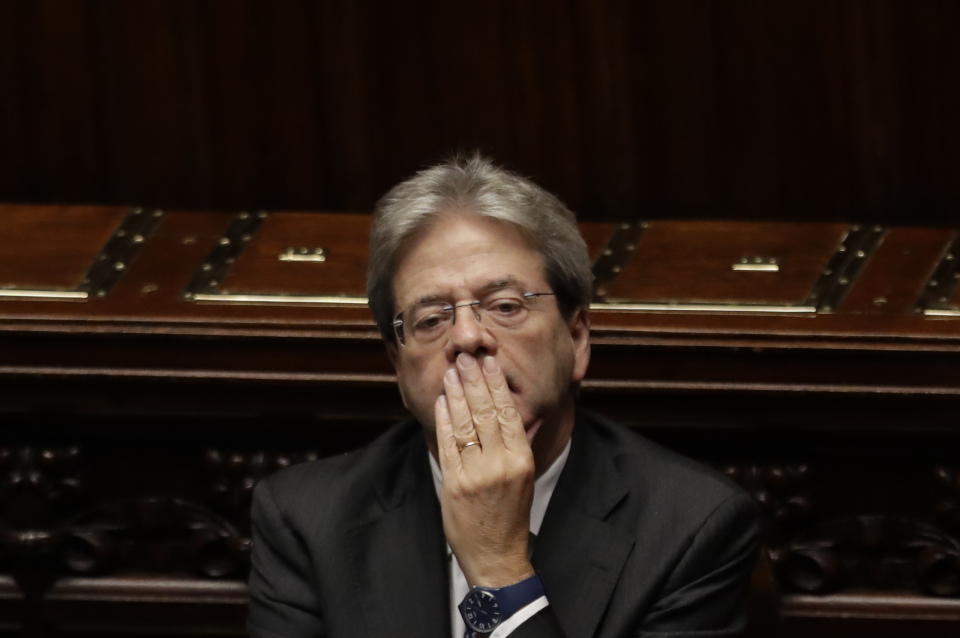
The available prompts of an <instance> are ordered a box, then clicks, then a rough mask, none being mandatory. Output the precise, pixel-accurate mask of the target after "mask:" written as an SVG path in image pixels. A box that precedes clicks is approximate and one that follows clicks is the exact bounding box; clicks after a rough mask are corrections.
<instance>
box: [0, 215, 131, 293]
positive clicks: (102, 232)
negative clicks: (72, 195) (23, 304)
mask: <svg viewBox="0 0 960 638" xmlns="http://www.w3.org/2000/svg"><path fill="white" fill-rule="evenodd" d="M128 213H129V209H128V208H122V207H118V206H70V207H67V206H44V207H39V206H24V205H17V204H0V220H2V223H0V288H15V289H32V290H76V289H77V288H79V287H80V285H81V284H82V283H83V279H84V277H85V276H86V274H87V271H88V270H89V268H90V267H91V266H92V265H93V262H94V258H95V257H96V256H97V254H98V253H99V252H100V250H101V248H103V247H104V245H105V244H106V243H107V240H109V239H110V237H111V235H113V233H114V231H115V230H116V229H117V228H118V227H119V225H120V223H121V222H122V221H123V219H124V218H125V217H126V216H127V214H128Z"/></svg>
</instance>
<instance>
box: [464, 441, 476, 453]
mask: <svg viewBox="0 0 960 638" xmlns="http://www.w3.org/2000/svg"><path fill="white" fill-rule="evenodd" d="M473 445H480V441H467V442H466V443H464V444H463V445H461V446H460V451H461V452H463V451H464V450H466V449H467V448H468V447H471V446H473Z"/></svg>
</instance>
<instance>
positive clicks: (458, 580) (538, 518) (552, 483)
mask: <svg viewBox="0 0 960 638" xmlns="http://www.w3.org/2000/svg"><path fill="white" fill-rule="evenodd" d="M569 454H570V441H567V445H566V447H564V448H563V451H562V452H561V453H560V456H558V457H557V459H556V460H555V461H554V462H553V463H552V464H551V465H550V467H549V468H547V471H546V472H544V473H543V474H541V475H540V477H539V478H538V479H537V480H536V481H535V482H534V484H533V504H532V505H531V506H530V533H531V534H534V535H536V534H539V533H540V526H541V525H542V524H543V517H544V516H545V515H546V513H547V505H549V504H550V497H551V496H553V489H554V488H555V487H556V486H557V479H559V478H560V472H561V471H563V466H564V465H565V464H566V462H567V456H569ZM427 456H428V457H429V458H430V470H431V473H432V475H433V486H434V488H435V489H436V490H437V498H439V497H440V485H441V483H442V482H443V476H442V474H441V473H440V466H439V465H438V464H437V461H436V459H434V458H433V455H432V454H428V455H427ZM447 558H448V559H449V562H450V626H451V629H452V631H453V634H452V636H453V637H454V638H461V637H462V636H463V635H464V631H465V630H466V626H465V625H464V623H463V618H461V617H460V610H459V609H458V607H457V605H459V604H460V601H462V600H463V598H464V596H466V595H467V593H468V592H469V591H470V585H468V584H467V579H466V577H465V576H464V575H463V570H461V569H460V563H458V562H457V557H456V556H454V555H453V552H452V551H451V550H450V546H449V545H447ZM548 604H549V602H548V601H547V597H546V596H541V597H540V598H538V599H537V600H535V601H533V602H532V603H530V604H529V605H527V606H526V607H523V608H521V609H519V610H518V611H517V612H516V613H515V614H513V615H512V616H510V618H508V619H506V620H505V621H503V623H501V624H500V625H499V626H498V627H497V628H496V629H495V630H494V631H493V633H492V634H490V638H505V637H506V636H509V635H510V633H511V632H512V631H513V630H514V629H516V628H517V627H519V626H520V625H521V624H523V622H524V621H525V620H527V619H528V618H530V617H531V616H533V615H534V614H535V613H537V612H538V611H540V610H541V609H543V608H544V607H546V606H547V605H548Z"/></svg>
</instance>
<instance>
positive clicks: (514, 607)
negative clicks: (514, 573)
mask: <svg viewBox="0 0 960 638" xmlns="http://www.w3.org/2000/svg"><path fill="white" fill-rule="evenodd" d="M478 592H485V593H486V594H489V595H492V596H493V597H494V598H495V599H496V601H497V606H498V607H499V608H500V610H499V611H500V619H499V621H497V625H499V624H500V623H502V622H504V621H505V620H507V619H508V618H510V616H512V615H513V614H515V613H516V612H518V611H520V610H521V609H523V608H524V607H526V606H527V605H529V604H530V603H532V602H533V601H535V600H537V599H538V598H540V597H541V596H543V595H544V592H543V583H542V582H540V577H539V576H537V575H536V574H534V575H533V576H530V577H529V578H525V579H523V580H521V581H520V582H518V583H514V584H512V585H507V586H506V587H474V588H473V589H471V590H470V592H469V593H467V596H466V597H465V598H464V602H462V603H460V605H459V609H460V614H461V615H464V621H465V622H466V623H467V626H468V627H470V625H471V623H470V622H468V621H467V618H466V616H465V613H466V602H467V599H468V598H470V597H471V595H473V596H476V595H477V593H478ZM492 630H493V629H490V631H492Z"/></svg>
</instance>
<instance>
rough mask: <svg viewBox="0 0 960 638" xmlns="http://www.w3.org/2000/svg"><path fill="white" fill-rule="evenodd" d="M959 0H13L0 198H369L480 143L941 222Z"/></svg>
mask: <svg viewBox="0 0 960 638" xmlns="http://www.w3.org/2000/svg"><path fill="white" fill-rule="evenodd" d="M958 24H960V3H957V2H954V1H952V0H944V1H936V0H924V1H923V2H913V1H907V0H904V1H883V0H871V1H860V2H858V1H854V0H850V1H827V0H820V1H802V0H798V1H783V2H781V1H768V0H754V1H707V0H697V1H684V0H660V1H656V2H641V1H634V0H624V1H622V2H597V1H595V0H567V1H560V0H526V1H524V2H515V1H512V0H504V1H493V2H482V3H470V4H461V3H457V2H440V1H437V2H407V1H405V2H369V1H367V2H364V1H355V0H343V1H330V2H314V1H306V0H302V1H294V0H284V1H271V2H262V1H261V2H256V1H250V0H233V1H222V2H215V1H208V2H202V1H195V0H161V1H155V0H144V1H136V2H130V1H123V0H88V1H82V0H6V1H4V2H3V3H0V91H2V95H0V147H2V148H3V153H0V201H23V202H65V203H78V202H86V203H120V204H143V205H148V206H161V207H180V208H219V209H234V208H247V207H262V208H273V209H278V208H288V209H290V208H293V209H308V210H346V211H369V210H370V209H371V207H372V205H373V203H374V202H375V200H376V198H377V197H378V196H379V195H380V194H381V193H382V192H383V191H384V190H385V189H386V188H387V187H389V186H390V185H391V184H392V183H394V182H396V181H397V180H399V179H401V178H402V177H404V176H406V175H408V174H409V173H411V172H412V171H414V170H415V169H417V168H418V167H420V166H422V165H424V164H426V163H429V162H431V161H433V160H436V159H438V158H441V157H443V156H444V155H446V154H448V153H449V152H450V151H452V150H454V149H473V148H479V149H482V150H484V151H486V152H488V153H490V154H492V155H493V156H495V157H496V158H498V159H499V160H501V161H502V162H504V163H506V164H507V165H508V166H510V167H512V168H515V169H516V170H518V171H520V172H522V173H525V174H528V175H531V176H533V177H534V178H535V179H537V180H539V181H540V182H542V183H543V184H544V185H545V186H546V187H547V188H549V189H551V190H554V191H556V192H557V193H559V194H560V195H561V196H562V197H563V198H564V199H565V200H566V201H567V202H568V203H569V204H570V205H571V206H572V207H574V208H575V209H576V210H578V211H579V212H580V214H581V216H582V217H583V218H585V219H600V218H604V219H617V218H630V217H644V218H651V217H659V218H663V217H667V218H697V217H700V218H703V217H711V218H712V217H727V218H730V217H736V218H747V219H817V220H828V219H842V220H850V219H854V220H860V219H866V220H875V221H882V222H885V223H899V224H920V223H926V224H942V225H951V224H953V223H955V220H956V218H957V214H956V211H957V209H958V204H960V194H958V193H960V191H958V188H957V182H958V180H957V177H958V171H960V123H958V118H957V116H956V114H957V113H958V112H960V88H958V86H960V84H958V82H957V70H958V69H960V40H958V38H956V37H955V30H956V27H957V25H958Z"/></svg>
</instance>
